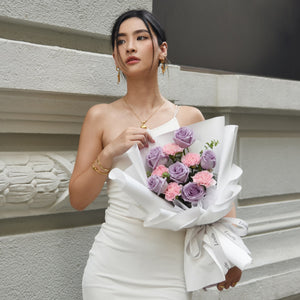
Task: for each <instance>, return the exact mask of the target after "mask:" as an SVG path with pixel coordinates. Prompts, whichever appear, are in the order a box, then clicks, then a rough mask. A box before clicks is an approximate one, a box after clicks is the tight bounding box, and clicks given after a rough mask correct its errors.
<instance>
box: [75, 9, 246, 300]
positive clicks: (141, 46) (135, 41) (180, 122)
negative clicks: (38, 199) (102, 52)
mask: <svg viewBox="0 0 300 300" xmlns="http://www.w3.org/2000/svg"><path fill="white" fill-rule="evenodd" d="M111 42H112V49H113V58H114V60H115V64H116V69H117V71H118V74H117V76H116V78H117V77H118V78H119V76H120V71H121V72H122V73H123V74H124V77H126V81H127V93H126V95H125V96H124V97H122V98H121V99H118V100H117V101H114V102H112V103H110V104H99V105H95V106H93V107H92V108H91V109H90V110H89V111H88V113H87V115H86V118H85V120H84V123H83V126H82V130H81V135H80V142H79V148H78V154H77V159H76V163H75V167H74V171H73V174H72V177H71V180H70V201H71V204H72V206H73V207H74V208H76V209H78V210H83V209H84V208H86V207H87V206H88V205H89V204H90V203H91V202H92V201H94V199H95V198H96V197H97V195H98V194H99V193H100V191H101V189H102V187H103V184H104V182H105V181H106V180H107V176H108V173H109V171H110V169H111V168H112V167H118V168H121V169H122V168H124V165H126V156H125V155H123V154H124V153H125V152H126V151H127V150H128V149H129V148H130V147H131V146H133V145H134V144H137V145H138V147H139V148H140V149H142V148H144V147H148V145H149V143H155V137H156V136H157V135H159V134H161V133H165V132H168V131H172V130H175V129H178V128H179V127H181V126H186V125H189V124H192V123H196V122H200V121H202V120H204V118H203V116H202V114H201V112H200V111H199V110H198V109H196V108H193V107H189V106H181V107H178V106H176V105H174V104H173V103H171V102H170V101H168V100H167V99H165V98H164V97H163V96H162V95H161V94H160V91H159V88H158V78H157V72H158V67H159V66H162V70H164V69H165V63H166V59H167V49H168V45H167V42H166V37H165V33H164V31H163V29H162V28H161V26H160V24H159V23H158V21H157V20H156V19H155V18H154V16H153V15H152V14H151V13H149V12H147V11H145V10H133V11H128V12H125V13H124V14H122V15H121V16H120V17H119V18H118V19H117V20H116V22H115V24H114V27H113V30H112V35H111ZM108 196H109V206H108V208H107V210H106V216H105V223H103V224H102V226H101V230H100V232H99V233H98V235H97V236H96V238H95V242H94V244H93V247H92V249H91V251H90V256H89V259H88V262H87V266H86V268H85V272H84V276H83V298H84V299H85V300H96V299H103V300H106V299H109V300H114V299H128V300H129V299H130V300H133V299H139V300H140V299H151V300H154V299H160V300H163V299H169V300H171V299H172V300H186V299H190V297H191V295H190V294H189V293H187V292H186V289H185V281H184V274H183V245H184V235H185V231H184V230H182V231H179V232H172V231H168V230H160V229H152V228H145V227H143V223H142V221H140V220H138V219H135V218H132V217H130V216H129V214H128V206H129V204H130V203H131V201H133V200H131V199H129V198H128V196H126V194H124V193H123V192H122V190H121V189H120V188H119V187H118V185H116V184H115V183H114V182H110V181H109V180H108ZM234 213H235V212H234V211H232V212H231V215H232V216H234ZM240 275H241V274H240V271H239V270H238V269H237V268H233V269H231V270H230V271H229V272H228V274H227V277H226V281H224V282H222V283H220V284H219V287H218V288H219V289H220V290H221V289H223V288H228V287H229V286H233V285H234V284H235V283H236V282H237V281H238V280H239V279H240Z"/></svg>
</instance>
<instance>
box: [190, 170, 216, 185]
mask: <svg viewBox="0 0 300 300" xmlns="http://www.w3.org/2000/svg"><path fill="white" fill-rule="evenodd" d="M193 181H194V182H195V183H197V184H198V185H204V186H205V187H206V188H208V187H210V186H213V185H215V184H216V181H215V180H214V179H213V174H212V173H210V172H208V171H201V172H198V173H197V174H196V175H195V176H193Z"/></svg>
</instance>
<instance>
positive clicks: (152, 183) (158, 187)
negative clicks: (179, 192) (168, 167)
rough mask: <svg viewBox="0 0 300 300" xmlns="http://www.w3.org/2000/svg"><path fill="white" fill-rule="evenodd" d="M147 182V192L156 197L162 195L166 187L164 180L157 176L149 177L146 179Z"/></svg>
mask: <svg viewBox="0 0 300 300" xmlns="http://www.w3.org/2000/svg"><path fill="white" fill-rule="evenodd" d="M147 181H148V188H149V190H151V191H152V192H154V193H156V194H157V195H160V194H162V193H164V192H165V191H166V189H167V187H168V183H167V180H166V178H162V177H159V176H157V175H151V176H150V177H148V179H147Z"/></svg>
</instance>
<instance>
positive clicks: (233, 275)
mask: <svg viewBox="0 0 300 300" xmlns="http://www.w3.org/2000/svg"><path fill="white" fill-rule="evenodd" d="M241 276H242V271H241V270H240V269H239V268H238V267H232V268H231V269H229V270H228V272H227V274H226V275H225V281H222V282H220V283H218V285H217V288H218V290H219V291H222V290H223V289H228V288H229V287H235V286H236V284H237V283H238V282H239V281H240V279H241Z"/></svg>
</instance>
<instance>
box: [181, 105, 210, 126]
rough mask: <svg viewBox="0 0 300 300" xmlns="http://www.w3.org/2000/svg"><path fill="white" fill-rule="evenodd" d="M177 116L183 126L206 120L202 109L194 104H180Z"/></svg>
mask: <svg viewBox="0 0 300 300" xmlns="http://www.w3.org/2000/svg"><path fill="white" fill-rule="evenodd" d="M177 116H178V117H177V118H178V121H179V123H180V125H181V126H187V125H190V124H193V123H197V122H201V121H204V120H205V119H204V117H203V115H202V113H201V111H200V110H199V109H198V108H196V107H193V106H180V109H179V112H178V115H177Z"/></svg>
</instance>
